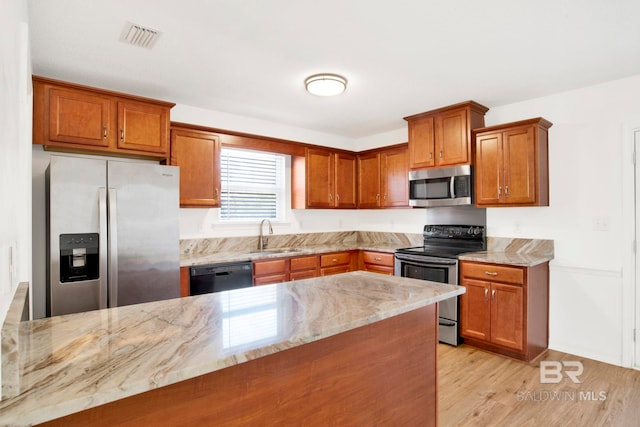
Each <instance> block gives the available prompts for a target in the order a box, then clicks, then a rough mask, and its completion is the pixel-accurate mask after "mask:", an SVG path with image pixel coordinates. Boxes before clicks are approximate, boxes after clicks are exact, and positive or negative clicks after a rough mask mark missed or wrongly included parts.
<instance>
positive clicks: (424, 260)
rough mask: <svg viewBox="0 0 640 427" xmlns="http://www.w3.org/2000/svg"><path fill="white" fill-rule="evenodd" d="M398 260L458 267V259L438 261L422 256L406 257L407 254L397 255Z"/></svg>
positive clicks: (425, 264)
mask: <svg viewBox="0 0 640 427" xmlns="http://www.w3.org/2000/svg"><path fill="white" fill-rule="evenodd" d="M396 259H398V260H400V261H413V262H416V263H420V265H424V266H427V265H429V264H432V265H456V264H457V262H458V260H457V259H444V258H442V259H437V258H432V257H425V256H421V255H406V254H398V253H396Z"/></svg>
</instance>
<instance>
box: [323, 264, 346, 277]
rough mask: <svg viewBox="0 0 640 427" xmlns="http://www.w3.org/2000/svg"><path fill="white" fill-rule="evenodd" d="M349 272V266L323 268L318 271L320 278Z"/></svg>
mask: <svg viewBox="0 0 640 427" xmlns="http://www.w3.org/2000/svg"><path fill="white" fill-rule="evenodd" d="M349 271H351V268H350V266H349V265H348V264H347V265H338V266H335V267H325V268H323V269H322V270H320V275H321V276H329V275H331V274H340V273H348V272H349Z"/></svg>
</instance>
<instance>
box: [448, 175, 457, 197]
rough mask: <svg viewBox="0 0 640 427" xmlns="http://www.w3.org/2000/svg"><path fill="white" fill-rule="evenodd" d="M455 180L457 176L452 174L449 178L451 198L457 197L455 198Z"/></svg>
mask: <svg viewBox="0 0 640 427" xmlns="http://www.w3.org/2000/svg"><path fill="white" fill-rule="evenodd" d="M455 180H456V177H455V176H452V177H451V178H450V179H449V194H451V198H452V199H455V198H456V186H455Z"/></svg>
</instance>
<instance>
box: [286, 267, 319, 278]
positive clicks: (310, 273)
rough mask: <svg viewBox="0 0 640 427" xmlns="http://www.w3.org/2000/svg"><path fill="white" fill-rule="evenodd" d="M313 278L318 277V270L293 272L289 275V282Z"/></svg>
mask: <svg viewBox="0 0 640 427" xmlns="http://www.w3.org/2000/svg"><path fill="white" fill-rule="evenodd" d="M313 277H318V273H317V270H316V269H313V270H304V271H292V272H291V273H289V280H302V279H311V278H313Z"/></svg>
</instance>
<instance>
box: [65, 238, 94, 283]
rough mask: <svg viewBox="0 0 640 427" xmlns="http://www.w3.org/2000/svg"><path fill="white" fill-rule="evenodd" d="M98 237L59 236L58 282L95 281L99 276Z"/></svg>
mask: <svg viewBox="0 0 640 427" xmlns="http://www.w3.org/2000/svg"><path fill="white" fill-rule="evenodd" d="M99 243H100V235H99V234H98V233H84V234H61V235H60V282H62V283H66V282H79V281H83V280H95V279H97V278H98V277H99V276H100V269H99V267H98V265H99V259H100V253H99V250H98V248H99Z"/></svg>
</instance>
